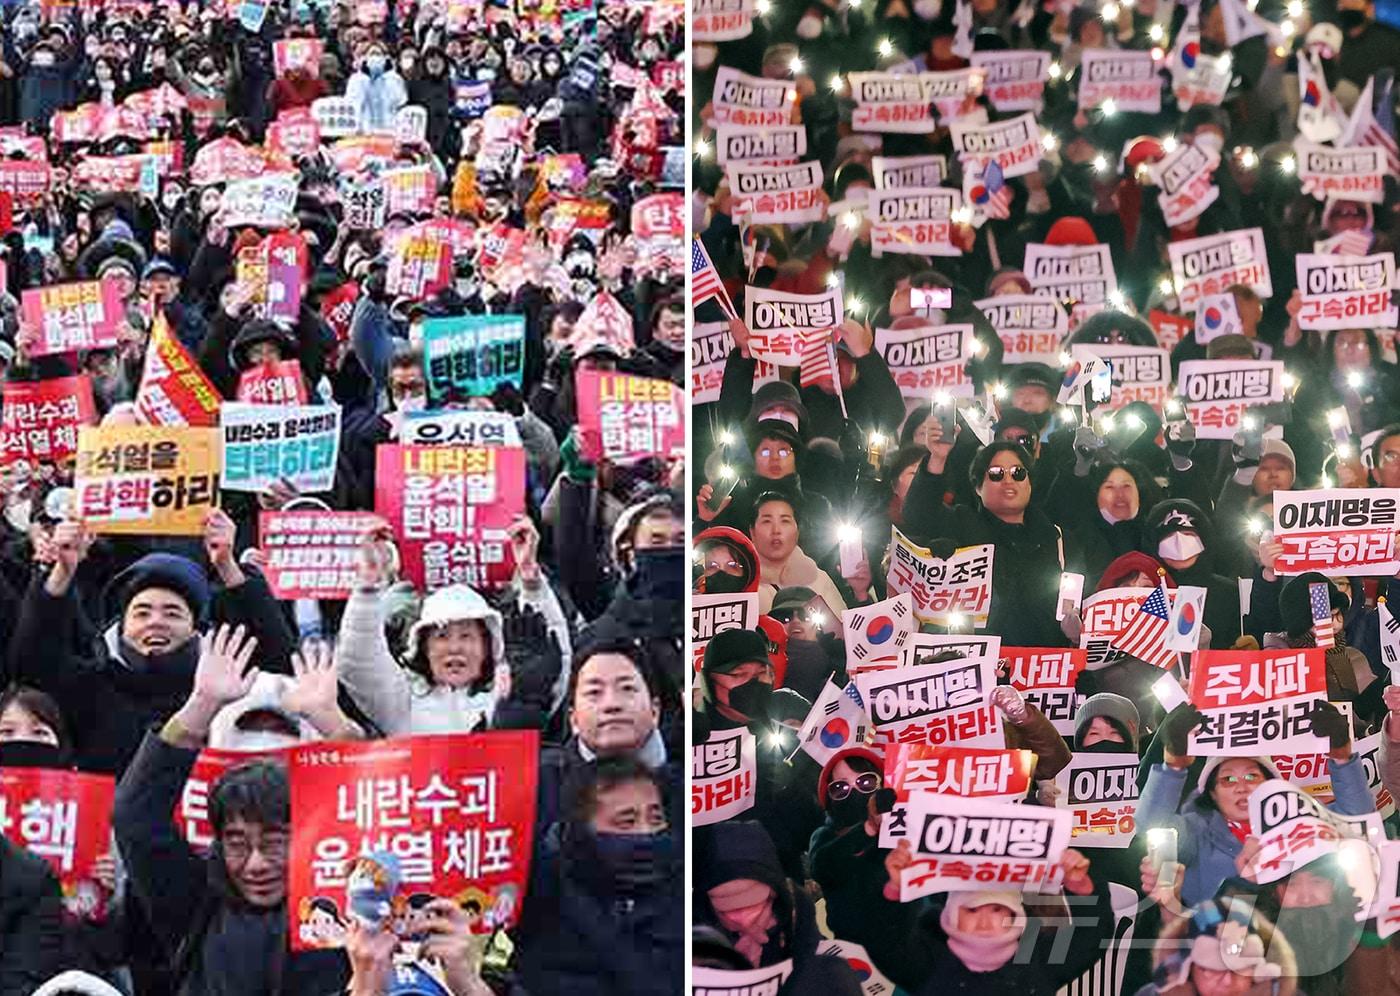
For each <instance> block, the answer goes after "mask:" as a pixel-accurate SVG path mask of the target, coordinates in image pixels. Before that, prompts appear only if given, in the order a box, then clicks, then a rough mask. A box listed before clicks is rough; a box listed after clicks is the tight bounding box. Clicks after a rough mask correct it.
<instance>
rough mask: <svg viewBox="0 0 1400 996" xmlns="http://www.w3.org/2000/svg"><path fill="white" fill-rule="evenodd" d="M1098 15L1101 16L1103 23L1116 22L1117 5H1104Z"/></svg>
mask: <svg viewBox="0 0 1400 996" xmlns="http://www.w3.org/2000/svg"><path fill="white" fill-rule="evenodd" d="M1099 13H1101V14H1102V15H1103V19H1104V20H1105V21H1116V20H1118V5H1117V4H1116V3H1106V4H1104V5H1103V6H1102V7H1100V8H1099Z"/></svg>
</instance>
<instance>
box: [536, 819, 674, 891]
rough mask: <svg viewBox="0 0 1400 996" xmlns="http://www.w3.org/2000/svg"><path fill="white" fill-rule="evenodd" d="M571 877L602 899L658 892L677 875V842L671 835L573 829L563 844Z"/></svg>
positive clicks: (589, 828)
mask: <svg viewBox="0 0 1400 996" xmlns="http://www.w3.org/2000/svg"><path fill="white" fill-rule="evenodd" d="M563 850H564V863H565V867H566V868H567V870H568V873H569V874H570V875H571V876H572V877H574V878H575V879H577V880H578V881H581V882H586V883H588V884H589V885H591V886H592V887H593V889H594V890H596V892H598V893H599V894H603V895H612V894H623V895H640V894H645V893H649V892H657V891H659V890H660V889H661V888H662V887H663V886H664V885H665V884H666V883H667V882H668V881H670V880H671V878H672V877H673V876H674V875H675V873H676V871H677V868H676V853H675V850H676V849H675V840H674V839H673V838H672V837H671V835H670V833H665V832H663V833H656V834H631V833H598V832H597V831H595V830H593V828H592V827H586V826H582V827H580V826H575V827H572V828H570V831H569V832H568V834H567V836H566V837H565V839H564V843H563Z"/></svg>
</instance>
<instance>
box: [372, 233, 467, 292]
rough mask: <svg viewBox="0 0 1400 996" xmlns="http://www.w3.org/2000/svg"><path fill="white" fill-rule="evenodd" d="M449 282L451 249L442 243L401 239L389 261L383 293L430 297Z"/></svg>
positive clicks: (419, 239)
mask: <svg viewBox="0 0 1400 996" xmlns="http://www.w3.org/2000/svg"><path fill="white" fill-rule="evenodd" d="M451 282H452V248H451V247H450V246H448V245H446V244H445V243H442V242H430V241H429V240H427V239H423V238H418V237H413V238H407V239H404V240H403V241H402V242H400V243H399V245H398V248H397V249H396V250H395V251H394V255H393V258H391V259H390V260H389V272H388V273H387V274H385V276H384V289H385V290H386V291H387V292H388V293H390V294H394V295H401V296H403V297H411V298H415V299H419V300H421V299H423V298H427V297H432V296H433V295H434V294H436V293H437V292H438V291H440V290H442V289H443V288H444V287H446V286H447V285H448V284H450V283H451Z"/></svg>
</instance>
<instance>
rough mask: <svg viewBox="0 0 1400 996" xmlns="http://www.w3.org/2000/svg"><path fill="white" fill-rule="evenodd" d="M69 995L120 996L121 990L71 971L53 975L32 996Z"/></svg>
mask: <svg viewBox="0 0 1400 996" xmlns="http://www.w3.org/2000/svg"><path fill="white" fill-rule="evenodd" d="M70 993H83V994H84V996H121V990H120V989H117V988H116V987H114V986H111V985H108V984H107V983H106V982H104V981H102V980H101V979H99V978H98V977H97V976H95V975H89V974H88V973H87V972H79V971H78V970H77V969H72V970H70V971H67V972H63V973H62V974H60V975H55V976H54V977H53V978H52V979H50V980H49V981H48V982H45V983H44V984H43V985H42V986H40V987H39V988H38V989H36V990H34V992H33V994H32V996H67V994H70Z"/></svg>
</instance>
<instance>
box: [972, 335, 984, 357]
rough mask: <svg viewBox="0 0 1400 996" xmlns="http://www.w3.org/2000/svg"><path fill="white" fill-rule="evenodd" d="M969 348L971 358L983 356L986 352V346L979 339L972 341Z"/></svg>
mask: <svg viewBox="0 0 1400 996" xmlns="http://www.w3.org/2000/svg"><path fill="white" fill-rule="evenodd" d="M969 348H970V349H971V351H972V355H973V356H984V355H986V352H987V344H986V343H985V342H983V341H982V340H981V339H973V340H972V345H971V347H969Z"/></svg>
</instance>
